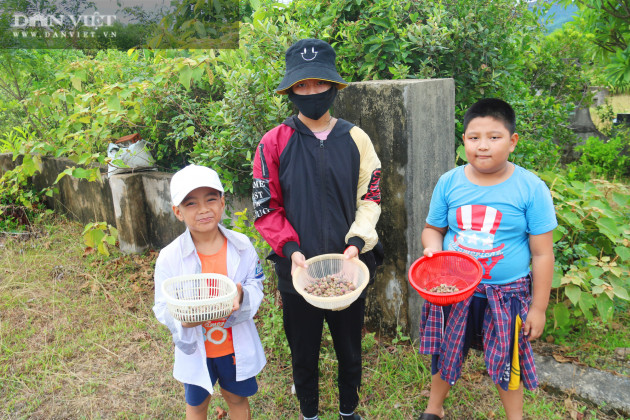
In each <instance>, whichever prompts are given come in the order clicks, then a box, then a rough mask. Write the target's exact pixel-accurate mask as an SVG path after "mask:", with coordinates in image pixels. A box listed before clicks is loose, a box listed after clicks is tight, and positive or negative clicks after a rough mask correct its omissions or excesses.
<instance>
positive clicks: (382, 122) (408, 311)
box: [334, 79, 455, 338]
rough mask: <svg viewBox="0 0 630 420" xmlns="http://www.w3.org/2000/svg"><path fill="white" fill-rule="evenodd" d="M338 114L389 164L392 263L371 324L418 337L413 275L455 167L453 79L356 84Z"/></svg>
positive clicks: (386, 220) (377, 292)
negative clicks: (434, 198) (439, 194)
mask: <svg viewBox="0 0 630 420" xmlns="http://www.w3.org/2000/svg"><path fill="white" fill-rule="evenodd" d="M334 114H335V115H336V116H339V117H341V118H344V119H346V120H348V121H350V122H352V123H354V124H356V125H358V126H359V127H361V128H362V129H363V130H364V131H365V132H366V133H367V134H368V135H369V136H370V138H371V139H372V142H373V143H374V147H375V149H376V153H377V154H378V156H379V158H380V160H381V165H382V181H381V193H382V198H381V207H382V214H381V218H380V220H379V223H378V227H377V231H378V233H379V237H380V238H381V241H382V242H383V245H384V248H385V254H386V255H385V262H384V265H383V267H381V268H380V269H379V272H378V275H377V278H376V282H375V285H374V287H372V288H371V289H370V290H369V292H368V302H367V308H366V322H367V323H368V324H369V325H371V326H372V327H378V328H382V329H385V330H388V331H395V328H396V326H397V325H400V326H402V328H403V330H404V331H409V332H410V333H411V335H412V337H414V338H415V337H417V336H418V325H419V324H418V322H419V319H420V307H421V305H422V299H421V298H420V295H418V293H417V292H416V291H415V290H414V289H413V288H411V286H409V282H408V280H407V270H408V269H409V266H410V265H411V263H412V262H413V261H415V260H416V259H417V258H419V257H420V256H421V255H422V244H421V241H420V234H421V232H422V228H423V226H424V224H425V219H426V216H427V213H428V210H429V203H430V200H431V193H432V192H433V187H434V186H435V184H436V182H437V180H438V178H439V177H440V175H441V174H442V173H444V172H446V171H448V170H449V169H451V168H453V166H454V162H455V151H454V138H455V121H454V118H455V85H454V82H453V80H452V79H438V80H398V81H372V82H361V83H352V84H351V85H350V86H348V87H347V88H346V89H344V90H342V91H340V92H339V97H338V99H337V100H336V102H335V109H334Z"/></svg>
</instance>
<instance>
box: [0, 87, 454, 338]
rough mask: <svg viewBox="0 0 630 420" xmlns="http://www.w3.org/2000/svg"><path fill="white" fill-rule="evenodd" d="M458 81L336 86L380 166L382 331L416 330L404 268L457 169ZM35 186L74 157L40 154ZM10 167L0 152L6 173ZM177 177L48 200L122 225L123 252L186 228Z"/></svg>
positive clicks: (374, 293) (376, 322) (121, 179)
mask: <svg viewBox="0 0 630 420" xmlns="http://www.w3.org/2000/svg"><path fill="white" fill-rule="evenodd" d="M454 106H455V87H454V83H453V80H452V79H441V80H404V81H375V82H362V83H352V84H351V85H350V86H348V87H347V88H346V89H344V90H342V91H341V92H340V93H339V97H338V99H337V101H336V103H335V109H334V110H333V111H334V115H336V116H339V117H341V118H344V119H346V120H348V121H350V122H352V123H355V124H356V125H358V126H359V127H361V128H362V129H363V130H365V131H366V132H367V134H368V135H369V136H370V138H371V139H372V141H373V143H374V147H375V148H376V152H377V153H378V155H379V157H380V159H381V164H382V182H381V188H382V202H381V206H382V214H381V218H380V221H379V224H378V228H377V230H378V232H379V236H380V238H381V240H382V242H383V245H384V248H385V253H386V256H385V263H384V266H383V267H381V268H380V269H379V272H378V275H377V279H376V283H375V285H374V286H373V287H371V288H370V291H369V294H368V303H367V317H366V320H367V322H368V323H369V324H370V325H371V326H372V327H376V328H379V329H382V330H385V331H390V332H391V331H395V328H396V326H398V325H400V326H402V327H403V330H404V331H406V332H411V334H412V336H413V337H416V336H417V335H418V332H417V331H418V328H417V327H418V321H419V318H420V306H421V303H422V302H421V298H420V297H419V295H418V294H417V292H416V291H415V290H413V289H412V288H411V287H410V286H408V281H407V270H408V268H409V266H410V265H411V263H412V262H413V261H415V260H416V259H417V258H419V257H420V256H421V253H422V246H421V242H420V234H421V232H422V228H423V226H424V220H425V218H426V215H427V212H428V209H429V202H430V199H431V193H432V191H433V187H434V186H435V183H436V182H437V179H438V178H439V176H440V175H441V174H442V173H444V172H446V171H447V170H449V169H451V168H452V167H453V162H454V161H455V156H454V144H453V141H454V126H455V124H454V114H455V108H454ZM43 166H44V169H43V173H42V174H41V175H38V176H36V177H35V179H34V183H35V184H36V186H38V187H39V188H42V187H44V186H48V185H52V183H53V182H54V181H55V179H56V178H57V174H59V173H60V172H62V171H63V170H64V169H65V168H66V167H68V166H74V164H73V163H72V162H71V161H69V160H65V159H44V161H43ZM12 167H13V162H12V161H11V156H10V155H0V171H5V170H8V169H11V168H12ZM170 179H171V174H167V173H163V172H156V171H153V172H151V171H149V172H138V173H133V174H121V175H114V176H112V177H111V178H109V179H108V178H107V174H106V169H105V168H103V169H102V171H101V180H102V182H100V183H99V182H91V183H90V182H87V181H83V180H78V179H74V178H72V177H69V176H66V177H64V178H62V179H61V181H60V183H59V194H56V195H55V196H54V197H53V198H51V199H49V203H48V204H49V206H50V207H51V208H54V209H55V210H57V211H61V212H63V213H66V214H68V215H69V216H70V217H71V218H74V219H76V220H79V221H82V222H83V223H88V222H94V221H106V222H107V223H109V224H111V225H113V226H116V227H117V229H118V232H119V243H120V249H121V250H122V251H123V252H141V251H143V250H145V249H147V248H151V249H156V250H158V249H160V248H162V247H164V246H165V245H167V244H168V243H169V242H170V241H171V240H173V239H174V238H175V237H176V236H177V235H179V234H180V233H181V232H183V230H184V225H183V223H181V222H179V221H178V220H177V219H176V218H175V216H174V215H173V212H172V210H171V204H170V194H169V183H170ZM226 201H227V202H228V205H229V207H230V208H231V209H233V210H236V211H238V210H242V209H244V208H246V207H247V208H249V209H250V210H251V200H250V198H249V197H246V198H238V197H233V196H232V197H230V196H228V197H226Z"/></svg>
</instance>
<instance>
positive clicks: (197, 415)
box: [186, 395, 210, 420]
mask: <svg viewBox="0 0 630 420" xmlns="http://www.w3.org/2000/svg"><path fill="white" fill-rule="evenodd" d="M208 404H210V395H208V396H207V397H206V399H205V400H203V402H202V403H201V404H199V405H196V406H193V405H189V404H186V420H206V419H207V418H208Z"/></svg>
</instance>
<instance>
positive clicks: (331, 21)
mask: <svg viewBox="0 0 630 420" xmlns="http://www.w3.org/2000/svg"><path fill="white" fill-rule="evenodd" d="M546 7H549V6H546V5H543V6H542V8H538V9H533V10H532V9H528V7H527V4H526V3H525V2H514V1H513V0H495V1H492V2H478V1H475V0H461V1H457V2H439V1H407V2H400V1H396V0H378V1H367V0H345V1H342V0H323V1H320V0H296V1H293V2H292V3H291V4H289V5H284V4H280V3H274V2H272V1H270V0H248V1H243V2H241V10H240V13H241V14H242V23H241V24H240V31H239V37H240V41H239V42H240V48H238V49H223V50H211V49H205V50H204V49H180V50H175V49H169V50H150V49H142V48H132V49H129V50H128V51H117V50H101V51H92V50H4V51H2V52H0V67H1V68H0V70H1V71H0V139H1V140H0V142H1V143H0V144H1V145H0V151H2V152H11V153H14V156H15V157H16V158H17V156H18V155H23V156H25V158H24V164H23V165H22V166H19V167H18V169H16V170H15V171H10V172H7V173H5V175H4V176H3V178H2V180H1V184H0V185H1V186H0V200H2V201H0V202H1V203H2V204H4V205H6V204H9V203H18V204H20V205H23V206H25V207H27V208H34V207H37V206H38V205H39V200H40V197H41V195H42V194H52V193H53V192H54V188H51V189H49V190H47V191H43V192H41V191H32V190H30V189H29V188H30V187H29V185H28V183H27V179H28V177H30V176H31V175H32V174H33V173H34V172H35V171H37V170H38V165H39V164H40V162H41V161H40V156H41V155H52V156H66V157H69V158H70V159H72V160H73V161H74V162H75V164H76V166H74V167H71V168H68V169H67V170H65V171H64V172H62V173H61V174H60V175H59V178H58V180H59V179H60V178H61V177H63V176H74V177H80V178H86V179H99V177H100V175H99V174H98V168H96V167H93V166H90V165H91V164H92V163H99V164H103V163H107V162H108V158H106V155H105V150H106V147H107V144H108V143H109V142H111V141H113V140H114V139H117V138H119V137H122V136H124V135H128V134H132V133H135V132H137V133H140V134H141V136H142V137H143V138H144V139H146V140H148V141H149V142H150V143H151V151H152V153H153V155H154V157H155V158H156V159H157V162H158V165H159V166H160V167H161V169H163V170H174V169H177V168H180V167H182V166H183V165H185V164H186V163H188V162H195V163H199V164H205V165H209V166H212V167H214V168H216V169H217V170H218V172H219V174H220V176H221V178H222V180H223V182H224V186H225V188H226V190H227V191H229V192H233V193H236V194H249V190H250V183H251V161H252V157H253V153H254V151H255V147H256V145H257V143H258V141H259V140H260V138H261V137H262V135H263V134H264V133H265V132H266V131H267V130H269V129H271V128H272V127H274V126H275V125H277V124H278V123H279V122H281V121H282V120H283V119H284V118H285V117H286V116H288V115H290V114H291V112H292V108H291V106H290V104H289V102H288V101H287V99H286V98H285V97H283V96H279V95H275V94H274V89H275V87H276V86H277V85H278V83H279V81H280V80H281V78H282V75H283V72H284V51H285V50H286V48H287V47H288V46H289V45H291V44H292V43H293V42H295V41H297V40H298V39H301V38H305V37H317V38H321V39H323V40H326V41H328V42H329V43H331V44H332V45H333V46H334V47H335V50H336V52H337V66H338V69H339V72H340V73H341V75H342V76H343V77H344V78H345V79H346V80H348V81H365V80H378V79H404V78H419V79H420V78H445V77H452V78H453V79H454V80H455V85H456V138H455V139H453V147H457V145H458V144H459V143H460V142H459V140H458V139H460V138H461V134H462V128H461V120H462V116H463V113H464V112H465V110H466V109H467V107H468V106H469V105H471V104H472V103H474V102H475V101H477V100H478V99H480V98H482V97H501V98H504V99H505V100H507V101H508V102H510V103H511V104H513V106H514V107H515V109H516V112H517V116H518V118H519V119H518V121H517V126H518V131H519V134H520V139H521V140H520V142H519V146H518V148H517V150H516V152H515V153H514V154H513V156H512V160H513V161H514V162H516V163H518V164H520V165H522V166H524V167H526V168H528V169H531V170H536V171H539V173H540V174H541V177H543V179H545V181H547V183H548V185H549V186H550V188H551V190H552V192H553V194H554V197H555V202H556V210H557V212H558V218H559V222H560V225H561V226H560V228H558V233H557V236H556V238H554V239H555V240H556V255H557V266H556V280H555V283H554V286H555V287H556V288H555V289H554V300H555V302H554V306H553V309H551V310H552V311H553V314H554V315H555V316H553V317H549V319H550V323H551V325H550V327H551V328H550V329H549V330H550V331H555V333H556V334H558V335H562V334H564V333H566V332H567V331H568V330H569V329H570V328H572V327H573V326H574V325H575V323H573V322H572V321H571V319H576V318H574V317H575V316H577V317H578V318H577V319H579V318H580V317H585V318H586V319H591V318H592V317H593V316H597V317H598V318H597V319H599V320H601V321H604V322H605V321H607V320H608V319H610V317H611V316H612V314H613V313H614V311H615V310H627V306H626V304H625V303H624V302H625V301H627V300H628V293H627V292H628V290H629V289H630V285H629V281H628V277H629V274H628V266H629V265H630V263H629V262H628V257H629V256H628V253H627V247H628V240H629V239H630V233H629V232H628V231H626V230H623V229H622V228H620V226H628V225H630V214H629V213H628V210H627V208H628V205H627V204H628V203H627V200H626V199H627V196H628V189H627V187H626V186H625V185H626V184H627V179H628V175H630V174H629V173H628V165H627V162H628V161H627V151H628V145H629V140H628V137H629V136H628V133H627V132H624V131H623V130H620V129H614V130H612V131H611V132H610V133H608V134H610V136H611V140H610V141H607V142H604V141H601V140H599V139H589V141H588V142H587V143H586V144H585V145H584V146H583V147H582V148H581V152H582V154H581V157H580V158H579V159H580V160H579V161H578V162H575V163H570V164H568V165H566V155H565V153H566V151H567V150H571V149H572V148H573V146H574V145H575V144H576V142H577V138H576V136H575V134H574V133H573V131H572V130H571V129H570V128H569V116H570V115H571V113H572V112H573V111H574V109H575V108H576V107H587V106H589V105H590V100H591V99H590V96H589V94H588V93H587V92H588V89H587V88H588V86H589V85H590V84H591V83H592V82H593V81H598V82H599V81H601V78H598V77H599V76H598V75H599V72H598V71H597V65H596V63H593V61H592V60H591V57H592V51H591V49H590V48H589V42H590V41H589V40H591V39H592V38H593V36H594V35H592V34H591V35H589V33H587V32H585V31H584V28H585V27H584V26H581V27H577V26H575V25H565V27H563V28H562V29H561V30H558V31H555V32H554V33H552V34H547V33H546V30H545V28H544V26H543V25H542V24H541V16H542V15H544V13H545V8H546ZM230 13H231V12H230ZM189 17H190V19H188V18H187V19H188V20H186V19H184V20H181V19H180V20H177V19H175V20H173V19H172V17H169V18H168V19H171V20H170V21H169V20H168V19H166V21H164V22H167V21H168V22H170V23H168V22H167V23H164V22H163V23H164V24H168V25H176V26H177V28H178V31H179V32H178V34H179V36H180V37H181V38H182V39H184V40H185V38H186V37H187V36H189V37H198V36H199V35H200V33H201V32H203V31H207V30H210V29H209V27H208V26H207V25H206V24H207V23H208V22H204V21H203V19H202V20H201V21H199V16H198V14H193V15H191V16H189ZM197 21H199V22H197ZM196 23H199V24H196ZM156 36H158V38H154V41H155V42H157V43H161V42H174V41H175V40H173V39H171V40H168V39H159V33H158V34H157V35H156ZM609 63H610V62H609V61H607V62H606V64H605V65H606V66H609V65H610V64H609ZM460 152H461V150H460ZM624 153H625V154H624ZM458 156H460V157H459V160H460V162H459V163H461V161H462V159H463V158H462V153H458ZM594 177H597V178H605V179H608V180H610V181H595V180H593V179H592V178H594ZM620 180H621V181H622V183H619V182H618V181H620ZM611 181H615V182H611ZM586 192H588V194H590V196H586V195H585V194H586ZM611 197H613V199H614V200H613V201H610V200H611ZM620 197H626V198H620ZM623 200H626V201H623ZM624 203H625V204H624ZM107 228H108V227H106V226H101V225H94V226H92V227H91V228H90V229H86V233H87V234H88V236H89V235H92V236H94V235H97V236H98V237H90V238H91V239H90V238H87V237H86V240H88V239H90V240H91V241H92V243H101V244H103V247H105V246H106V242H107V243H109V244H111V241H112V238H115V233H111V232H110V233H109V234H108V233H106V229H107ZM104 238H105V239H104ZM594 267H599V268H598V269H594ZM563 308H564V309H563ZM569 315H572V316H573V317H572V316H569ZM562 320H565V321H562Z"/></svg>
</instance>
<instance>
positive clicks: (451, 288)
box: [427, 283, 459, 293]
mask: <svg viewBox="0 0 630 420" xmlns="http://www.w3.org/2000/svg"><path fill="white" fill-rule="evenodd" d="M427 290H429V292H431V293H455V292H459V288H458V287H457V286H455V285H452V284H451V285H449V284H445V283H442V284H440V285H439V286H435V287H432V288H431V289H427Z"/></svg>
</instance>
